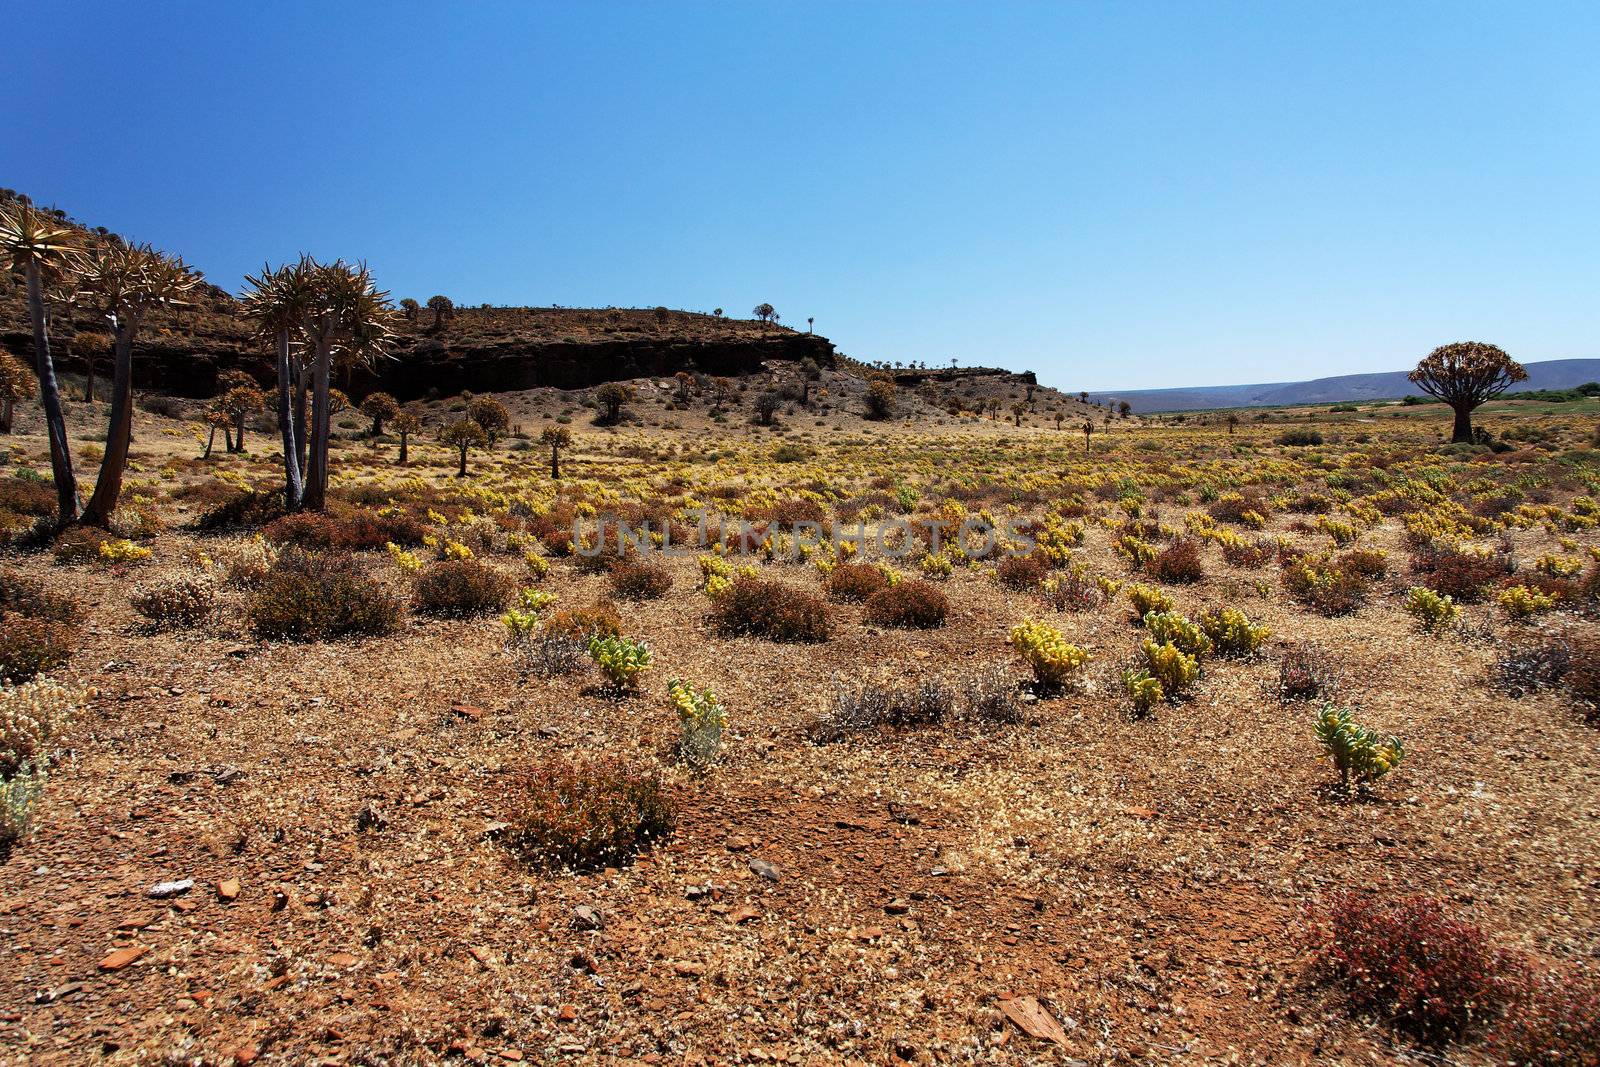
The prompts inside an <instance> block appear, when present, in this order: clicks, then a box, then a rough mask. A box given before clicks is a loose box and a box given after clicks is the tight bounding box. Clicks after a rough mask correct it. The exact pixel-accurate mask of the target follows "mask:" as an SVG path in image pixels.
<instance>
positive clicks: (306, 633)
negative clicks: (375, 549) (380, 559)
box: [249, 548, 401, 641]
mask: <svg viewBox="0 0 1600 1067" xmlns="http://www.w3.org/2000/svg"><path fill="white" fill-rule="evenodd" d="M400 612H401V603H400V600H399V598H397V597H395V596H393V595H391V594H390V593H389V591H388V590H387V589H385V588H384V587H383V586H382V585H381V584H379V583H378V582H376V581H373V580H372V578H371V577H369V576H368V574H367V571H366V569H365V568H364V567H362V566H361V565H360V564H358V563H357V562H356V560H355V558H354V557H353V556H351V555H349V554H348V553H338V552H308V551H306V550H304V549H298V548H291V549H287V550H285V551H284V552H283V553H282V554H281V555H279V557H278V560H277V562H276V563H274V564H273V566H272V569H271V570H270V571H269V572H268V573H267V576H266V577H265V578H264V579H263V580H262V582H261V584H260V585H259V586H257V587H256V590H255V592H254V593H253V594H252V596H251V600H250V606H249V618H250V627H251V629H252V630H254V631H255V633H256V635H257V636H258V637H264V638H278V639H284V640H290V641H319V640H326V639H331V638H337V637H346V636H353V635H376V634H387V633H392V632H393V631H394V629H395V628H396V627H397V626H398V625H399V624H400Z"/></svg>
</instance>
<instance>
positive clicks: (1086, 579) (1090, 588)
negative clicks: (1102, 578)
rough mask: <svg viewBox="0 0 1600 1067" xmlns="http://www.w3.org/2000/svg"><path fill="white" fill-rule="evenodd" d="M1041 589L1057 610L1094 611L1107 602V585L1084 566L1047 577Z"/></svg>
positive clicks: (1045, 597) (1048, 601)
mask: <svg viewBox="0 0 1600 1067" xmlns="http://www.w3.org/2000/svg"><path fill="white" fill-rule="evenodd" d="M1040 591H1041V592H1042V593H1043V594H1044V599H1045V601H1046V602H1047V603H1048V604H1049V605H1050V606H1051V607H1052V608H1054V609H1055V610H1056V611H1093V610H1095V609H1096V608H1098V607H1100V606H1101V605H1102V604H1104V603H1105V602H1106V590H1105V587H1104V586H1102V585H1101V584H1100V583H1099V582H1097V581H1095V580H1094V579H1093V578H1091V577H1090V576H1089V573H1088V572H1087V571H1085V570H1083V569H1082V568H1074V569H1071V570H1068V571H1065V572H1063V573H1060V574H1055V575H1052V576H1050V577H1049V578H1046V579H1045V580H1044V585H1043V586H1041V589H1040Z"/></svg>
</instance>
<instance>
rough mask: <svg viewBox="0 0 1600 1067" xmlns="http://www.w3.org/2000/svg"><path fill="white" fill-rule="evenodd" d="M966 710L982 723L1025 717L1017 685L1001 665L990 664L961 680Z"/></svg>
mask: <svg viewBox="0 0 1600 1067" xmlns="http://www.w3.org/2000/svg"><path fill="white" fill-rule="evenodd" d="M961 703H962V707H963V711H964V714H965V715H966V716H967V717H969V718H971V719H974V720H976V721H977V722H983V723H994V724H997V725H1004V724H1008V723H1015V722H1021V721H1022V709H1021V708H1020V707H1019V706H1018V705H1017V687H1016V685H1015V684H1014V683H1013V682H1012V681H1011V678H1010V677H1009V676H1008V675H1007V674H1006V672H1005V670H1004V669H1002V668H1000V667H987V668H984V669H983V670H980V671H977V672H975V673H973V674H970V675H968V676H967V677H966V678H964V679H963V680H962V682H961Z"/></svg>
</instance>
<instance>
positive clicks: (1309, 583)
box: [1283, 558, 1371, 617]
mask: <svg viewBox="0 0 1600 1067" xmlns="http://www.w3.org/2000/svg"><path fill="white" fill-rule="evenodd" d="M1283 584H1284V588H1286V589H1287V590H1288V591H1289V595H1290V596H1292V597H1294V598H1295V599H1296V600H1298V601H1299V602H1300V603H1302V604H1304V605H1305V606H1306V607H1308V608H1311V609H1312V610H1313V611H1316V612H1317V613H1319V614H1322V615H1327V616H1330V617H1331V616H1335V615H1349V614H1350V613H1352V612H1354V611H1356V610H1357V609H1358V608H1360V607H1361V605H1362V604H1364V603H1366V601H1367V596H1368V594H1369V592H1370V591H1371V590H1370V587H1369V586H1368V584H1367V580H1366V579H1365V578H1363V577H1361V575H1359V574H1356V573H1355V572H1353V571H1349V570H1346V569H1344V568H1343V567H1341V566H1339V565H1338V564H1336V563H1333V562H1331V561H1322V560H1316V559H1311V558H1304V559H1297V560H1294V561H1293V562H1291V563H1288V564H1286V565H1285V566H1284V568H1283Z"/></svg>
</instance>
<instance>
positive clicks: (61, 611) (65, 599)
mask: <svg viewBox="0 0 1600 1067" xmlns="http://www.w3.org/2000/svg"><path fill="white" fill-rule="evenodd" d="M6 613H12V614H16V615H26V616H29V617H30V618H35V619H49V620H50V621H52V622H63V623H68V624H73V625H76V624H77V623H79V622H81V621H83V609H82V608H81V607H80V606H79V605H78V602H77V601H76V600H74V599H73V598H72V597H70V596H67V595H65V594H61V593H54V592H51V591H50V590H49V589H48V588H47V587H46V586H45V585H44V583H43V582H40V581H37V580H36V579H33V578H28V577H26V576H24V575H21V574H18V573H16V572H15V571H0V615H4V614H6Z"/></svg>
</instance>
